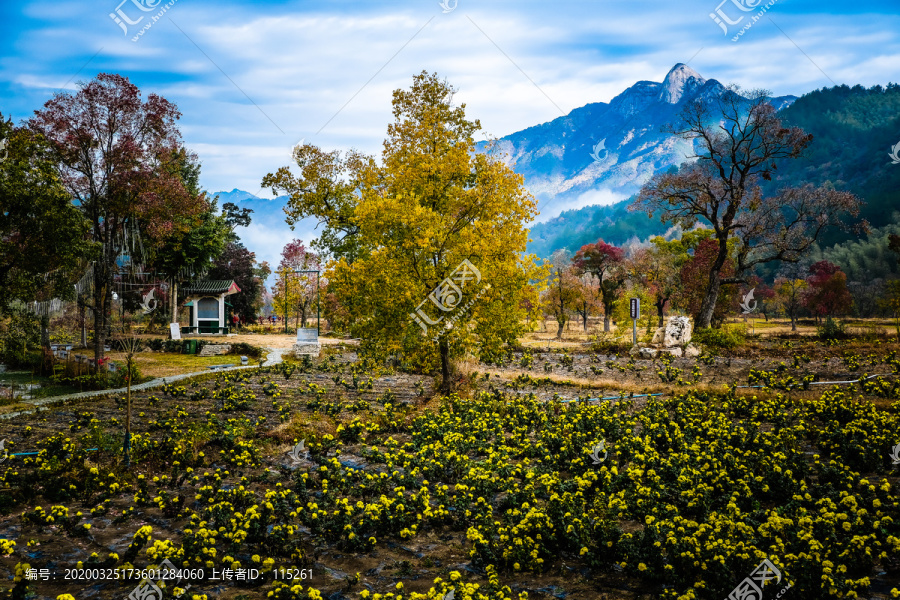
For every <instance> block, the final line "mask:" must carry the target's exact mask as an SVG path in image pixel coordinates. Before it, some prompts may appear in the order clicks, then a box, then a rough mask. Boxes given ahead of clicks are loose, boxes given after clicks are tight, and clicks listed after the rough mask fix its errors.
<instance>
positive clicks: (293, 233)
mask: <svg viewBox="0 0 900 600" xmlns="http://www.w3.org/2000/svg"><path fill="white" fill-rule="evenodd" d="M207 193H208V194H209V195H210V196H213V197H215V196H218V197H219V206H220V207H221V206H222V205H223V204H225V203H226V202H234V203H235V204H237V205H238V206H239V207H241V208H249V209H251V210H252V211H253V213H252V214H251V215H250V219H251V223H250V226H249V227H238V228H237V230H236V231H235V233H237V234H238V236H240V238H241V242H242V243H243V244H244V245H245V246H246V247H247V248H248V249H250V250H251V251H253V252H255V253H256V260H257V261H259V262H262V261H266V262H268V263H269V266H270V267H272V268H273V269H274V268H275V267H276V266H278V263H279V261H280V260H281V250H282V248H284V246H285V245H286V244H288V243H289V242H290V241H291V240H294V239H299V240H303V242H304V243H305V244H306V245H307V246H309V244H310V242H311V241H312V240H313V239H315V238H316V237H317V235H318V234H317V232H316V231H315V227H316V220H315V219H303V220H301V221H299V222H298V223H297V224H296V225H295V226H294V229H293V230H292V229H291V228H290V226H289V225H288V224H287V223H286V222H285V214H284V207H285V206H286V205H287V201H288V196H278V197H277V198H272V199H271V200H270V199H268V198H260V197H259V196H256V195H254V194H251V193H250V192H245V191H244V190H239V189H233V190H231V191H230V192H214V193H210V192H207ZM273 280H274V276H272V277H270V278H269V284H271V283H272V281H273Z"/></svg>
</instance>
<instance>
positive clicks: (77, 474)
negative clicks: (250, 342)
mask: <svg viewBox="0 0 900 600" xmlns="http://www.w3.org/2000/svg"><path fill="white" fill-rule="evenodd" d="M807 344H810V346H809V347H808V348H807V347H804V346H802V345H798V346H792V347H787V346H780V347H777V348H776V347H773V348H770V349H769V350H768V351H767V352H768V353H767V354H766V353H763V354H765V355H762V354H761V355H760V356H759V357H757V359H754V360H751V361H746V364H744V363H739V361H734V362H732V361H731V360H730V359H729V362H727V363H726V362H725V359H723V358H721V357H712V356H709V355H704V356H701V357H699V358H698V359H678V360H675V361H668V362H664V361H656V362H650V361H637V362H635V361H630V360H628V359H627V357H626V358H621V357H615V356H600V355H593V354H585V355H579V356H575V355H571V356H570V355H569V354H560V353H553V352H544V353H538V352H536V351H534V352H532V351H528V352H526V353H516V354H514V355H511V356H509V357H508V358H507V360H506V361H505V362H504V363H503V364H502V365H494V366H491V367H488V366H486V365H481V368H482V372H480V373H475V372H473V373H470V374H468V375H467V376H465V378H464V381H463V382H462V383H463V385H462V386H461V391H460V393H459V394H453V395H451V396H449V397H440V396H437V395H434V396H433V395H432V392H431V391H430V390H431V389H432V383H433V382H432V380H431V379H430V378H427V377H420V376H411V375H406V374H400V373H394V372H388V371H386V370H385V369H383V368H372V366H371V365H368V364H366V361H360V360H358V358H357V357H356V355H355V354H353V353H352V352H351V351H350V350H348V349H343V350H341V351H339V352H337V353H334V354H330V355H329V356H328V357H327V358H325V359H322V360H320V361H317V362H316V363H315V364H312V365H310V364H306V365H303V364H297V363H285V364H283V365H280V366H278V367H275V368H268V369H261V370H260V369H253V370H246V371H235V372H230V373H218V374H211V375H209V376H206V377H203V378H201V379H198V380H195V381H193V382H190V383H184V382H181V383H180V384H178V385H169V386H166V388H164V389H161V390H155V391H152V392H144V393H142V394H141V395H139V396H136V399H135V400H134V408H133V417H132V419H133V422H134V423H135V425H134V426H135V432H136V433H135V436H134V439H133V443H132V453H131V465H130V467H126V466H125V465H124V464H123V462H122V458H121V446H122V442H123V427H124V425H123V424H124V421H125V417H124V414H125V413H124V402H123V401H122V399H121V398H108V399H104V400H91V401H90V402H89V403H80V404H76V403H73V404H70V405H64V406H58V407H54V408H51V409H49V410H44V411H42V412H40V413H37V414H32V415H20V416H17V417H13V418H11V419H8V420H4V421H0V438H3V439H5V441H6V444H5V449H6V451H7V452H9V453H11V455H9V456H7V457H6V460H5V461H4V462H3V463H2V464H0V490H2V491H0V511H2V517H0V555H2V556H0V570H2V572H3V574H4V577H5V578H8V580H7V581H6V583H5V584H4V588H3V593H4V594H5V595H6V597H10V598H16V599H20V598H21V599H24V598H58V597H63V598H68V597H69V596H66V594H69V595H70V596H71V597H74V598H79V599H80V598H104V599H105V598H127V597H129V594H132V591H133V590H135V589H136V588H137V589H139V590H140V593H145V594H148V593H149V592H147V591H146V590H148V589H149V588H148V587H147V586H149V585H151V584H150V583H147V582H144V583H143V584H142V581H144V579H145V578H144V577H143V575H147V574H148V571H147V570H150V571H149V573H150V575H153V573H152V570H154V569H157V568H160V565H163V567H162V568H174V569H175V570H176V571H177V577H176V576H175V574H173V576H172V577H166V578H164V577H153V576H151V577H148V579H149V580H150V581H151V582H152V585H155V586H156V589H155V590H154V593H156V592H157V591H158V592H159V594H161V595H162V596H163V597H166V598H171V597H182V598H196V599H202V598H208V599H211V598H232V599H239V598H245V599H246V598H276V599H305V598H335V599H337V598H372V599H374V598H384V599H387V598H393V599H400V598H407V599H415V598H432V599H439V598H450V597H453V598H455V599H456V600H460V599H491V600H495V599H496V600H500V599H507V598H510V599H511V598H526V597H527V598H532V599H535V598H570V599H573V598H574V599H581V598H585V599H593V598H607V599H608V600H613V599H626V598H627V599H631V598H634V599H638V598H667V599H676V598H678V599H693V598H696V599H717V600H723V599H725V598H729V597H734V598H756V596H750V595H747V596H729V595H730V594H732V591H733V590H735V589H736V588H737V587H738V586H739V584H741V582H742V581H743V580H744V579H745V578H746V577H748V576H749V575H750V574H751V572H753V571H754V569H756V568H757V566H758V565H760V563H761V562H762V561H763V560H765V559H768V560H769V561H770V562H771V563H772V564H773V565H774V566H775V567H776V568H777V569H778V571H779V572H780V578H779V580H777V581H776V580H774V579H773V580H771V581H769V582H768V585H765V586H764V588H763V597H764V598H766V599H772V598H775V597H776V596H779V594H780V592H782V591H783V589H784V588H785V587H786V586H788V585H789V586H790V587H789V589H787V591H786V592H784V594H783V595H782V596H780V597H784V598H796V599H798V600H799V599H818V598H874V597H877V598H897V597H900V491H898V485H900V483H898V473H900V466H897V465H894V464H893V461H892V458H891V453H892V449H893V447H894V446H896V445H897V444H900V401H898V398H900V386H898V383H897V381H898V373H900V360H898V358H897V352H896V349H894V348H893V346H891V347H881V346H879V347H873V348H865V349H861V350H860V349H856V350H854V349H853V348H848V347H841V348H824V349H823V348H822V347H814V346H813V345H812V344H814V343H812V342H808V343H807ZM535 354H539V356H535ZM544 365H551V368H550V369H547V368H546V367H545V366H544ZM875 374H877V375H878V377H871V378H868V379H866V377H868V375H875ZM841 376H852V377H850V378H852V379H863V381H861V382H859V383H856V384H848V385H842V386H840V387H838V386H831V385H819V386H813V385H811V384H814V383H819V382H821V381H830V380H832V378H836V377H841ZM729 378H730V380H731V381H732V382H733V383H734V384H737V385H739V386H749V385H754V386H759V387H754V388H749V387H736V386H735V385H731V386H726V385H723V382H722V381H721V380H722V379H729ZM817 380H818V381H817ZM616 382H618V383H619V384H620V390H619V392H615V387H614V386H615V383H616ZM642 389H644V391H646V392H652V393H658V394H663V395H659V396H649V397H648V396H646V395H642V394H641V393H640V392H641V390H642ZM622 390H626V391H622ZM635 391H637V392H638V393H635ZM626 392H627V393H626ZM609 394H613V395H615V396H617V397H608V396H604V395H609ZM432 396H433V397H432ZM598 397H599V398H605V399H600V400H590V398H598ZM301 441H303V446H302V447H298V446H297V444H298V443H299V442H301ZM600 442H604V443H605V444H604V452H603V454H602V455H600V454H598V453H597V452H596V448H597V445H598V444H599V443H600ZM19 453H25V454H19ZM164 561H168V562H164ZM166 565H171V567H167V566H166ZM30 570H31V571H30ZM226 570H230V571H228V573H229V574H230V576H229V577H226V576H225V574H226ZM29 573H30V574H31V577H32V578H31V579H29ZM239 575H240V577H239ZM139 586H143V587H139ZM451 591H452V592H453V593H452V594H450V592H451ZM133 597H135V598H140V597H142V596H140V595H134V596H133ZM143 597H147V598H151V597H152V598H157V597H159V595H155V596H150V595H145V596H143Z"/></svg>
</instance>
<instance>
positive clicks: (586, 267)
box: [573, 240, 626, 331]
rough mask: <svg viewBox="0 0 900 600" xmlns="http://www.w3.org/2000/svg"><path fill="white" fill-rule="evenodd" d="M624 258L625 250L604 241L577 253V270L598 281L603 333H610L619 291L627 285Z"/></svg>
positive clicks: (580, 249)
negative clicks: (611, 319)
mask: <svg viewBox="0 0 900 600" xmlns="http://www.w3.org/2000/svg"><path fill="white" fill-rule="evenodd" d="M624 258H625V252H624V250H622V249H621V248H619V247H617V246H613V245H611V244H607V243H606V242H604V241H603V240H597V241H596V242H595V243H593V244H585V245H584V246H582V247H581V248H579V250H578V252H576V253H575V258H574V260H573V263H574V264H575V268H576V269H577V270H578V271H579V272H580V273H590V274H591V275H593V276H594V277H595V278H596V280H597V289H598V291H599V292H600V298H601V299H602V300H603V331H609V319H610V316H612V313H613V309H614V308H615V305H616V302H617V301H618V291H619V289H620V288H621V287H622V286H624V285H625V275H626V274H625V269H624V268H623V264H622V263H623V259H624Z"/></svg>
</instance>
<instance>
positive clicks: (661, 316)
mask: <svg viewBox="0 0 900 600" xmlns="http://www.w3.org/2000/svg"><path fill="white" fill-rule="evenodd" d="M665 306H666V301H665V300H662V301H660V300H657V301H656V316H657V319H658V320H657V325H656V326H657V327H662V326H663V325H664V324H665V319H666V315H665V311H664V310H663V308H664V307H665Z"/></svg>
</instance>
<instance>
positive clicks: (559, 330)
mask: <svg viewBox="0 0 900 600" xmlns="http://www.w3.org/2000/svg"><path fill="white" fill-rule="evenodd" d="M557 323H559V329H557V330H556V339H558V340H561V339H562V332H563V327H565V326H566V322H565V321H557Z"/></svg>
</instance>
